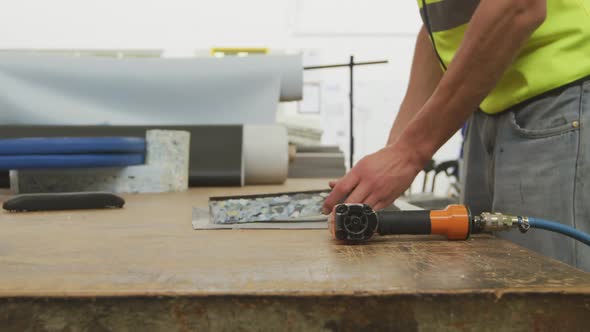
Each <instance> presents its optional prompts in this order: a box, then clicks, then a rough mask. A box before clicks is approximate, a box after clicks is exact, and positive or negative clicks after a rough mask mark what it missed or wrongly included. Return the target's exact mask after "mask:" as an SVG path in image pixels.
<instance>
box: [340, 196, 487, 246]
mask: <svg viewBox="0 0 590 332" xmlns="http://www.w3.org/2000/svg"><path fill="white" fill-rule="evenodd" d="M329 225H330V231H331V233H332V236H333V237H334V238H335V239H338V240H343V241H349V242H362V241H366V240H368V239H370V238H371V237H372V236H373V235H374V234H375V233H377V234H380V235H392V234H440V235H444V236H446V237H447V238H448V239H449V240H465V239H467V238H468V237H469V235H470V234H471V233H472V231H473V230H474V228H475V226H476V225H475V224H474V218H472V217H471V213H470V212H469V209H467V208H466V207H465V206H462V205H449V206H448V207H447V208H446V209H444V210H432V211H377V212H376V211H373V209H372V208H371V207H370V206H368V205H364V204H339V205H337V206H336V208H335V210H334V213H333V214H332V216H331V217H330V220H329ZM478 229H479V228H478Z"/></svg>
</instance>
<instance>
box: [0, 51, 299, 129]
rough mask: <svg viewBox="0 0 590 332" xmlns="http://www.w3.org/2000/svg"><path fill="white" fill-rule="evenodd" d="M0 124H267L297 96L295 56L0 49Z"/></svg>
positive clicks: (297, 76)
mask: <svg viewBox="0 0 590 332" xmlns="http://www.w3.org/2000/svg"><path fill="white" fill-rule="evenodd" d="M0 86H2V89H0V109H2V112H0V123H3V124H14V125H16V124H21V125H103V124H109V125H158V126H159V125H213V124H216V125H228V124H272V123H274V122H275V113H276V109H277V103H278V102H279V101H293V100H300V99H301V98H302V93H303V92H302V89H303V65H302V58H301V56H300V55H289V56H286V55H282V56H281V55H268V56H267V55H265V56H250V57H225V58H190V59H160V58H157V59H154V58H149V59H142V58H125V59H114V58H100V57H72V56H65V55H39V54H37V55H31V54H18V53H10V54H0Z"/></svg>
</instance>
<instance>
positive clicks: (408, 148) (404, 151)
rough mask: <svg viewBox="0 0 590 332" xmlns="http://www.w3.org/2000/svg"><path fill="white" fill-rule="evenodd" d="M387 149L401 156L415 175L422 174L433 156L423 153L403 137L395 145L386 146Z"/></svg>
mask: <svg viewBox="0 0 590 332" xmlns="http://www.w3.org/2000/svg"><path fill="white" fill-rule="evenodd" d="M385 149H386V150H388V151H390V152H391V153H392V154H395V155H397V156H398V157H400V156H401V157H402V158H403V159H404V160H405V161H406V164H407V165H408V166H409V167H411V168H412V169H413V170H414V172H415V173H418V172H420V171H421V170H422V169H423V168H424V166H425V165H426V164H427V163H428V162H429V161H430V160H431V158H432V154H429V153H428V152H425V151H422V149H421V148H419V147H418V146H416V145H415V144H413V143H412V142H411V141H408V140H405V139H404V137H403V135H402V136H400V137H399V138H398V139H397V140H396V141H395V142H394V143H392V144H390V145H388V146H386V147H385Z"/></svg>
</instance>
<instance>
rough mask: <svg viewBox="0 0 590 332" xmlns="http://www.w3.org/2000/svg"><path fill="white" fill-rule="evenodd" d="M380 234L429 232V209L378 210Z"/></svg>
mask: <svg viewBox="0 0 590 332" xmlns="http://www.w3.org/2000/svg"><path fill="white" fill-rule="evenodd" d="M377 215H378V216H379V228H378V230H377V232H378V233H379V234H381V235H390V234H430V232H431V224H430V211H403V212H402V211H379V212H377Z"/></svg>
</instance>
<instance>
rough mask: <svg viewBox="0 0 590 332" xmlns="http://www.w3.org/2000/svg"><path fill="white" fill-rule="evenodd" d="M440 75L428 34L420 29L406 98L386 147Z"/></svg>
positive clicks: (416, 109) (429, 91)
mask: <svg viewBox="0 0 590 332" xmlns="http://www.w3.org/2000/svg"><path fill="white" fill-rule="evenodd" d="M442 74H443V71H442V68H441V67H440V64H439V62H438V58H437V57H436V54H435V53H434V49H433V48H432V44H431V42H430V39H429V38H428V32H427V31H426V29H425V28H424V27H422V29H421V30H420V32H419V33H418V37H417V38H416V47H415V49H414V59H413V61H412V70H411V72H410V82H409V83H408V89H407V91H406V96H405V97H404V100H403V102H402V104H401V106H400V109H399V112H398V114H397V117H396V118H395V122H394V123H393V127H392V128H391V131H390V132H389V138H388V140H387V145H391V144H393V143H394V142H395V140H396V139H397V138H398V137H399V135H400V134H401V133H402V131H403V130H404V129H405V128H406V126H407V124H408V123H409V122H410V120H412V118H413V117H414V115H416V114H417V113H418V111H419V110H420V109H421V108H422V106H424V104H425V103H426V101H427V100H428V98H430V96H431V95H432V93H433V92H434V89H435V88H436V86H437V84H438V82H439V81H440V79H441V77H442Z"/></svg>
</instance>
